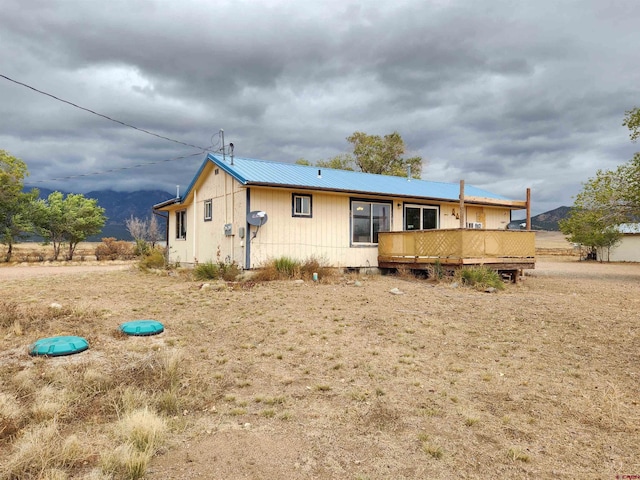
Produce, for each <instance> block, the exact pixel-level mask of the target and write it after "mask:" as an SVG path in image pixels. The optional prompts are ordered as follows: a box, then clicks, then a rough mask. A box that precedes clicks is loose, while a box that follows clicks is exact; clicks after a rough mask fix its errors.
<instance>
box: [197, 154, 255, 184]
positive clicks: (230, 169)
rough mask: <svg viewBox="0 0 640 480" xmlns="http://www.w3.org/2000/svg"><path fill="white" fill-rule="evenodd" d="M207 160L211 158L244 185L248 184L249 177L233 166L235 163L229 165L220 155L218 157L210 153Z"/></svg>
mask: <svg viewBox="0 0 640 480" xmlns="http://www.w3.org/2000/svg"><path fill="white" fill-rule="evenodd" d="M207 160H211V161H212V162H213V163H214V165H216V166H218V167H220V168H221V169H222V170H224V172H225V173H227V174H228V175H231V176H232V177H233V178H235V179H236V180H237V181H238V182H240V183H241V184H242V185H247V183H248V182H247V179H246V178H244V177H243V176H242V175H240V174H239V173H238V172H237V171H236V169H235V168H233V165H229V164H228V163H227V162H225V161H224V160H222V159H221V158H219V157H216V156H215V155H213V154H211V153H210V154H209V155H207Z"/></svg>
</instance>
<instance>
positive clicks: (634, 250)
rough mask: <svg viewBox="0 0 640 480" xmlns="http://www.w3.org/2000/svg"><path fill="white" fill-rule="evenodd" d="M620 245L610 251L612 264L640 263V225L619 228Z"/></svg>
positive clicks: (627, 225) (629, 224)
mask: <svg viewBox="0 0 640 480" xmlns="http://www.w3.org/2000/svg"><path fill="white" fill-rule="evenodd" d="M619 229H620V232H621V233H622V238H621V239H620V243H618V245H616V246H615V247H613V248H612V249H611V250H610V251H609V261H610V262H640V223H624V224H622V225H620V226H619Z"/></svg>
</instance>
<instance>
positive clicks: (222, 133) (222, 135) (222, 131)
mask: <svg viewBox="0 0 640 480" xmlns="http://www.w3.org/2000/svg"><path fill="white" fill-rule="evenodd" d="M220 141H221V144H222V161H223V162H226V161H227V159H226V158H225V156H224V130H223V129H220Z"/></svg>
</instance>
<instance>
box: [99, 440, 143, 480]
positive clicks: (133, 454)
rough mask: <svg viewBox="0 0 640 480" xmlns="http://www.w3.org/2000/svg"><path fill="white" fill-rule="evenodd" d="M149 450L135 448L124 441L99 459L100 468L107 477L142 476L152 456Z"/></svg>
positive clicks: (129, 478)
mask: <svg viewBox="0 0 640 480" xmlns="http://www.w3.org/2000/svg"><path fill="white" fill-rule="evenodd" d="M152 456H153V455H152V454H151V452H148V451H140V450H136V449H135V448H134V447H133V445H131V444H129V443H125V444H123V445H120V446H118V447H117V448H116V449H115V450H113V452H109V453H107V454H106V455H104V456H103V457H102V458H101V459H100V468H101V469H102V471H103V472H104V473H105V474H107V475H108V478H114V477H115V478H122V479H126V480H137V479H140V478H143V477H144V474H145V473H146V471H147V466H148V465H149V462H150V461H151V458H152Z"/></svg>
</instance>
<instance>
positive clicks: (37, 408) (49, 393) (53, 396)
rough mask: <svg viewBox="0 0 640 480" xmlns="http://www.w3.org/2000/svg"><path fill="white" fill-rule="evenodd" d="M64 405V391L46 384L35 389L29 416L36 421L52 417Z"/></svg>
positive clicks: (59, 411)
mask: <svg viewBox="0 0 640 480" xmlns="http://www.w3.org/2000/svg"><path fill="white" fill-rule="evenodd" d="M64 407H65V401H64V392H61V391H60V390H58V389H56V388H54V387H53V386H51V385H46V386H44V387H42V388H41V389H40V390H38V391H37V393H36V396H35V402H34V403H33V405H32V407H31V418H32V419H33V420H34V421H36V422H42V421H45V420H51V419H53V418H54V417H55V416H56V415H57V414H59V413H61V411H62V410H63V409H64Z"/></svg>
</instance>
